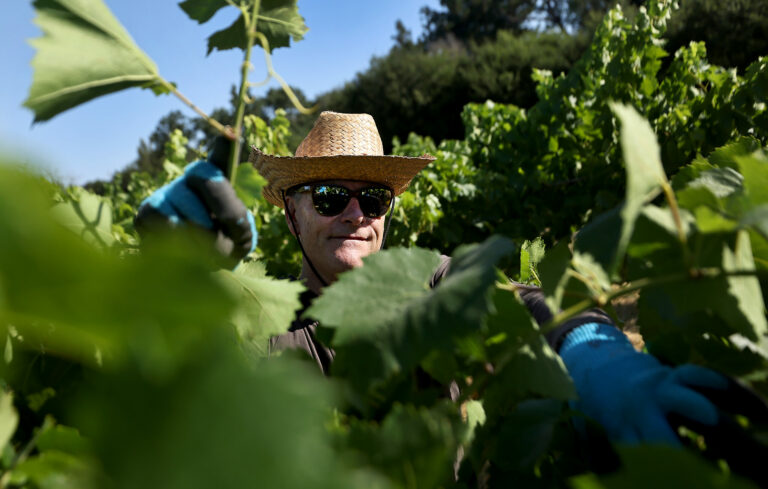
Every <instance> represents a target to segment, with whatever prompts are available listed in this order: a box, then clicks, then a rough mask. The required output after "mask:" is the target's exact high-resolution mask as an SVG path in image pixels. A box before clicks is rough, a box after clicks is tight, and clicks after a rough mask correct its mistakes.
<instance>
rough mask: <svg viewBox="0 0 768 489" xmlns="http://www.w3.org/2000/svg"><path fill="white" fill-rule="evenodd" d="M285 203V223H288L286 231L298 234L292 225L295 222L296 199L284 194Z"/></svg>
mask: <svg viewBox="0 0 768 489" xmlns="http://www.w3.org/2000/svg"><path fill="white" fill-rule="evenodd" d="M285 203H286V207H285V223H286V224H287V225H288V231H290V232H291V234H292V235H294V236H298V235H299V230H298V229H295V228H294V227H293V226H294V223H295V222H296V201H295V200H294V199H293V197H288V196H286V197H285Z"/></svg>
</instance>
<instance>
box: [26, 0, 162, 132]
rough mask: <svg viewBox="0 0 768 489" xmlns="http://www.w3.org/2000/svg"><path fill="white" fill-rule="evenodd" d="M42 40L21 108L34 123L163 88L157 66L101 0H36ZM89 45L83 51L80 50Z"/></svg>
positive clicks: (37, 45) (36, 42)
mask: <svg viewBox="0 0 768 489" xmlns="http://www.w3.org/2000/svg"><path fill="white" fill-rule="evenodd" d="M33 5H34V7H35V10H36V11H37V17H36V18H35V22H36V23H37V25H39V26H40V29H42V31H43V36H42V37H39V38H37V39H34V40H33V41H32V45H33V46H34V47H35V48H36V49H37V53H36V54H35V57H34V59H33V60H32V67H33V68H34V76H33V80H32V86H31V87H30V89H29V96H28V98H27V100H25V101H24V105H25V106H26V107H28V108H29V109H31V110H32V111H33V112H34V113H35V122H39V121H45V120H48V119H50V118H52V117H54V116H56V115H58V114H60V113H61V112H64V111H65V110H67V109H70V108H72V107H75V106H77V105H80V104H82V103H84V102H87V101H89V100H92V99H94V98H96V97H99V96H101V95H105V94H108V93H112V92H116V91H119V90H123V89H125V88H131V87H142V88H152V89H162V85H161V84H160V83H159V81H160V78H159V75H158V71H157V67H156V66H155V64H154V62H153V61H152V60H151V59H149V57H147V55H146V54H144V52H142V51H141V49H139V47H138V46H136V44H135V43H134V41H133V39H132V38H131V36H130V35H129V34H128V33H127V32H126V31H125V29H124V28H123V26H122V25H120V23H119V22H118V21H117V19H115V17H114V16H113V15H112V13H111V12H110V11H109V9H108V8H107V7H106V5H104V3H103V2H102V1H101V0H35V1H34V4H33ZM84 47H87V48H84Z"/></svg>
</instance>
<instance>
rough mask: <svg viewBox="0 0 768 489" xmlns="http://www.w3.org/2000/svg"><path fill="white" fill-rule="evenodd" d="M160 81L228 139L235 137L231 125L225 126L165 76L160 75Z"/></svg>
mask: <svg viewBox="0 0 768 489" xmlns="http://www.w3.org/2000/svg"><path fill="white" fill-rule="evenodd" d="M158 81H159V82H160V84H161V85H163V86H164V87H165V88H166V89H168V91H170V92H171V93H172V94H174V95H175V96H176V98H178V99H179V100H181V101H182V102H183V103H184V104H185V105H186V106H187V107H189V108H190V109H192V110H194V111H195V113H197V115H199V116H200V117H202V118H203V119H205V122H207V123H208V124H210V125H211V126H213V127H214V128H215V129H216V130H217V131H219V132H220V133H221V134H223V135H224V136H226V137H227V138H228V139H235V134H236V133H234V132H232V128H231V127H227V126H224V125H223V124H222V123H220V122H219V121H217V120H216V119H214V118H212V117H211V116H209V115H208V114H206V113H205V112H203V110H202V109H200V107H198V106H197V105H195V104H193V103H192V101H191V100H189V99H188V98H187V97H185V96H184V94H182V93H181V92H179V90H178V89H177V88H176V87H175V86H174V85H173V84H172V83H171V82H169V81H168V80H166V79H165V78H163V77H159V78H158Z"/></svg>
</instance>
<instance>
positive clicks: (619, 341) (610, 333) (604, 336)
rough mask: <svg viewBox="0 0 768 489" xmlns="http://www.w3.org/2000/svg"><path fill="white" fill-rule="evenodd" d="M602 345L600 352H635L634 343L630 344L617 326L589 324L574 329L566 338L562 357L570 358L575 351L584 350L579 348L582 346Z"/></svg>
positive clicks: (561, 353) (561, 347)
mask: <svg viewBox="0 0 768 489" xmlns="http://www.w3.org/2000/svg"><path fill="white" fill-rule="evenodd" d="M598 344H599V345H600V351H606V350H605V348H606V347H608V349H610V350H611V351H614V352H615V351H617V350H624V349H626V350H627V351H628V352H629V351H631V352H635V349H634V347H633V346H632V343H630V342H629V339H627V336H626V335H625V334H624V333H622V332H621V331H619V329H618V328H616V326H611V325H609V324H601V323H587V324H582V325H581V326H579V327H578V328H574V329H573V330H572V331H571V332H570V333H568V336H566V337H565V341H563V344H562V345H561V346H560V356H561V357H565V356H569V354H570V353H571V352H573V351H574V350H575V349H580V350H583V349H582V348H579V347H580V346H582V345H588V346H592V347H597V346H598Z"/></svg>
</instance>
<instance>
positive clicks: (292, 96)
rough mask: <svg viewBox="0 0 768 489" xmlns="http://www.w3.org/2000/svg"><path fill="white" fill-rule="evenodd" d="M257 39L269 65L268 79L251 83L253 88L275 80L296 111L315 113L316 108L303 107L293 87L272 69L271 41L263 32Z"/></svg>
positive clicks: (259, 33)
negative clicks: (271, 79)
mask: <svg viewBox="0 0 768 489" xmlns="http://www.w3.org/2000/svg"><path fill="white" fill-rule="evenodd" d="M256 37H257V38H258V39H259V42H260V43H261V47H262V48H263V49H264V62H265V64H266V65H267V78H266V79H265V80H264V81H262V82H259V83H251V84H250V85H251V86H257V85H263V84H266V83H267V82H268V81H269V80H270V78H274V79H275V80H277V82H278V83H280V86H281V87H282V88H283V91H284V92H285V94H286V95H288V99H290V101H291V103H292V104H293V106H294V107H296V109H297V110H298V111H299V112H301V113H302V114H311V113H312V112H314V111H315V108H316V106H315V107H310V108H309V109H308V108H306V107H304V105H302V103H301V101H300V100H299V98H298V97H297V96H296V94H295V93H294V92H293V89H291V86H290V85H288V84H287V83H286V82H285V80H283V77H282V76H280V75H279V74H278V73H277V72H276V71H275V69H274V68H273V67H272V56H271V55H270V54H269V40H268V39H267V37H266V36H265V35H264V34H262V33H261V32H257V33H256Z"/></svg>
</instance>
